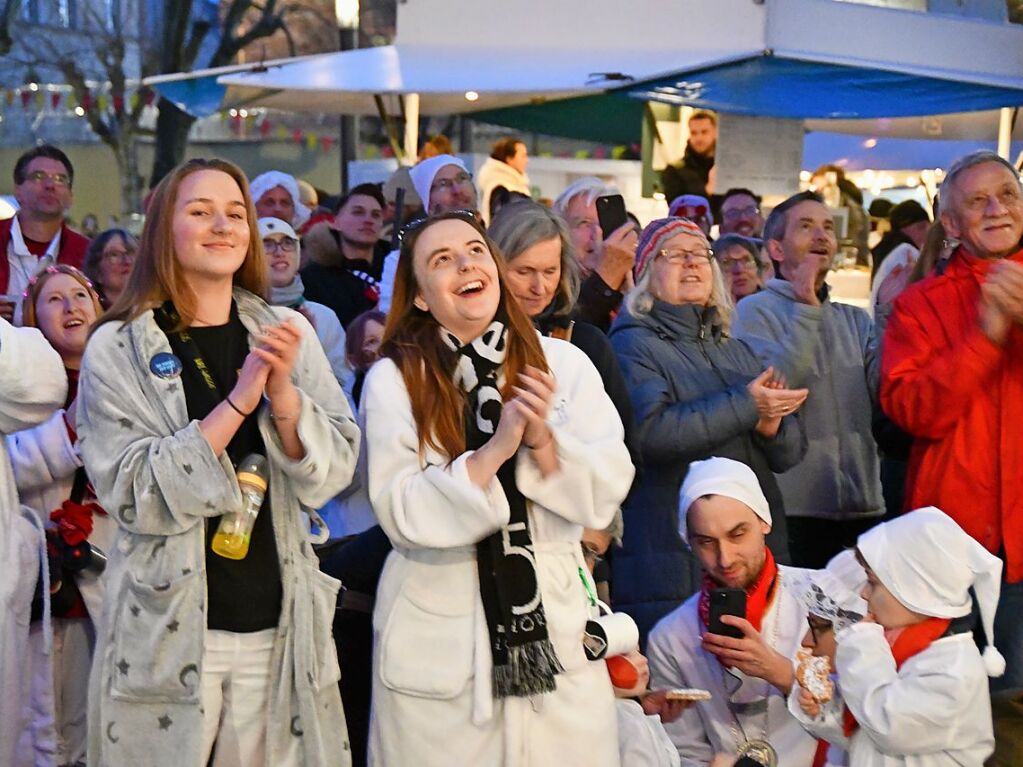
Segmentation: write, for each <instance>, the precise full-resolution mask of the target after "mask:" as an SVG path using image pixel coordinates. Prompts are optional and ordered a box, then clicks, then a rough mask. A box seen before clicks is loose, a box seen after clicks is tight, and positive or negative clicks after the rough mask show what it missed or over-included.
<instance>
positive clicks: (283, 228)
mask: <svg viewBox="0 0 1023 767" xmlns="http://www.w3.org/2000/svg"><path fill="white" fill-rule="evenodd" d="M256 223H257V225H258V226H259V236H260V237H269V236H270V235H273V234H283V235H284V236H285V237H290V238H291V239H293V240H297V239H298V235H297V234H295V230H294V228H292V226H291V224H289V223H288V222H287V221H285V220H284V219H281V218H273V217H272V216H268V217H266V218H261V219H259V221H257V222H256Z"/></svg>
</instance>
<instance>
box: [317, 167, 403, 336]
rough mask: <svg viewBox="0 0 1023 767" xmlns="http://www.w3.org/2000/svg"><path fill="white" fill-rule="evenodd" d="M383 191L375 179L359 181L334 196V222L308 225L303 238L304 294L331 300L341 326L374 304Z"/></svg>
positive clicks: (383, 247) (383, 249)
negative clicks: (372, 181) (366, 181)
mask: <svg viewBox="0 0 1023 767" xmlns="http://www.w3.org/2000/svg"><path fill="white" fill-rule="evenodd" d="M386 204H387V203H386V202H385V201H384V196H383V194H382V193H381V191H380V187H379V185H377V184H359V185H358V186H356V187H354V188H353V189H352V190H351V191H350V192H349V193H348V194H347V195H345V196H344V197H342V198H341V200H340V201H339V202H338V205H337V208H336V210H335V214H334V220H333V221H332V222H327V223H321V224H317V225H316V226H314V227H313V228H312V229H310V230H309V233H308V234H307V235H306V236H305V238H304V239H303V240H302V248H303V250H305V252H306V255H307V257H308V258H307V259H306V260H307V263H306V266H305V267H304V268H303V269H302V280H303V281H304V283H305V295H306V298H308V299H309V300H310V301H318V302H319V303H321V304H323V305H325V306H329V307H330V308H331V309H333V310H334V313H335V314H337V316H338V319H339V320H341V324H342V325H343V326H344V327H346V328H347V327H348V325H349V324H350V323H351V321H352V320H354V319H355V318H356V317H358V316H359V315H360V314H362V313H363V312H368V311H369V310H371V309H375V308H377V303H378V300H379V298H380V280H381V277H382V274H383V270H384V259H385V258H386V257H387V252H388V250H389V248H388V245H387V243H386V242H384V241H382V240H380V230H381V228H382V227H383V210H384V207H385V206H386Z"/></svg>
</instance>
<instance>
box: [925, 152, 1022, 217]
mask: <svg viewBox="0 0 1023 767" xmlns="http://www.w3.org/2000/svg"><path fill="white" fill-rule="evenodd" d="M986 162H996V163H998V164H999V165H1002V166H1004V167H1006V168H1008V169H1009V170H1010V171H1012V177H1013V178H1014V179H1016V183H1017V184H1019V185H1020V189H1021V190H1023V184H1020V179H1019V171H1018V170H1017V169H1016V167H1015V166H1014V165H1013V164H1012V163H1011V162H1009V161H1008V160H1006V159H1005V158H1004V157H1002V156H1001V155H999V154H998V153H997V152H992V151H991V150H990V149H978V150H977V151H976V152H970V153H969V154H967V155H963V156H962V157H960V158H959V159H958V160H956V161H955V162H954V163H952V166H951V167H950V168H949V169H948V172H947V173H946V174H945V178H944V180H943V181H942V182H941V192H940V195H939V198H938V199H939V200H941V209H942V210H949V209H951V208H952V204H951V201H952V197H953V192H954V191H955V189H956V182H957V181H958V179H959V176H960V175H962V173H963V171H965V170H969V169H970V168H973V167H975V166H977V165H982V164H984V163H986Z"/></svg>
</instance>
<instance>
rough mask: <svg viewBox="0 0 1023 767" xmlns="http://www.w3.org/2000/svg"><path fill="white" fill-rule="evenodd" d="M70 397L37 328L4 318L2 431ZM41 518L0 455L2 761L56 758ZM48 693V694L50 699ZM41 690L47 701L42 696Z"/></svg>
mask: <svg viewBox="0 0 1023 767" xmlns="http://www.w3.org/2000/svg"><path fill="white" fill-rule="evenodd" d="M66 394H67V375H66V374H65V373H64V365H63V363H62V362H61V361H60V357H59V356H58V355H57V352H55V351H54V350H53V349H52V348H51V347H50V345H49V344H48V343H46V339H44V338H43V336H42V334H41V333H40V332H39V331H38V330H35V329H34V328H14V327H12V326H11V325H10V324H9V323H7V322H6V321H5V320H2V319H0V434H11V433H13V432H16V431H18V430H20V429H27V428H30V427H32V426H35V425H36V424H38V423H40V422H42V421H44V420H46V418H48V417H49V416H50V414H51V413H53V411H54V410H55V409H56V408H58V407H60V405H61V404H62V403H63V402H64V397H65V395H66ZM44 552H45V543H44V541H43V529H42V525H41V524H40V522H39V518H38V517H37V516H36V515H35V514H34V513H33V512H32V511H31V510H29V509H27V508H22V507H21V506H20V505H19V503H18V493H17V490H16V487H15V483H14V475H13V473H12V472H11V465H10V461H9V460H8V458H7V452H6V451H3V453H0V690H3V694H2V695H0V764H3V765H11V766H12V767H23V766H25V767H30V766H34V765H37V764H46V763H47V760H50V761H52V760H53V759H54V749H55V743H54V733H53V718H52V696H53V689H52V683H51V684H50V685H43V686H42V687H40V686H39V685H38V680H37V679H33V676H32V663H30V662H28V660H29V658H30V657H32V655H33V654H35V653H43V654H44V655H45V653H46V652H48V646H49V641H48V639H47V638H46V637H45V632H42V633H41V632H40V631H34V632H32V637H31V639H30V636H29V612H30V609H31V605H32V595H33V593H34V591H35V587H36V582H37V581H38V579H39V577H40V572H41V568H42V566H43V563H44V562H45V558H44ZM47 694H48V698H47V697H46V696H47ZM40 695H42V696H43V698H44V699H43V700H40Z"/></svg>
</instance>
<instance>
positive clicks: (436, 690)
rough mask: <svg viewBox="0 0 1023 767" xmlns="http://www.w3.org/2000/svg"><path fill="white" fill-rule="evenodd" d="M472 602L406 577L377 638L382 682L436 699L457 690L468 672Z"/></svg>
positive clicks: (471, 644) (453, 693) (472, 631)
mask: <svg viewBox="0 0 1023 767" xmlns="http://www.w3.org/2000/svg"><path fill="white" fill-rule="evenodd" d="M434 585H436V584H434ZM475 604H476V603H475V600H474V599H472V598H469V599H463V600H452V599H449V598H446V596H445V595H444V594H443V593H442V592H441V593H433V592H431V591H430V590H429V589H428V588H426V587H425V586H424V584H422V583H419V582H417V581H416V580H414V579H408V580H406V581H405V582H404V584H403V588H402V590H401V592H400V593H399V594H398V597H397V599H396V600H395V603H394V607H393V608H392V609H391V614H390V616H389V617H388V619H387V624H386V625H385V627H384V631H383V635H382V637H381V640H380V680H381V681H382V682H383V683H384V685H386V686H387V687H388V688H389V689H391V690H394V691H396V692H400V693H405V694H407V695H415V696H417V697H421V698H436V699H440V700H448V699H450V698H454V697H456V696H457V695H458V694H459V693H460V692H462V690H464V689H465V686H466V684H467V682H468V681H469V678H470V676H471V675H472V662H473V636H474V626H473V612H474V608H475ZM485 650H486V648H484V651H485Z"/></svg>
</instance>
